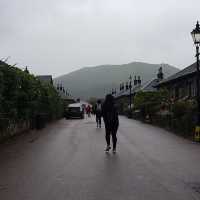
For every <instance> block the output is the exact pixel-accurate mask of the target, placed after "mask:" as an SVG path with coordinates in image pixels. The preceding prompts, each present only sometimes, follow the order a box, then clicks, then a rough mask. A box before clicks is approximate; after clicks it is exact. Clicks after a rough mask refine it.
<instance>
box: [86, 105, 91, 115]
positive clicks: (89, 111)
mask: <svg viewBox="0 0 200 200" xmlns="http://www.w3.org/2000/svg"><path fill="white" fill-rule="evenodd" d="M86 113H87V115H88V117H90V113H91V107H90V105H89V104H88V106H87V107H86Z"/></svg>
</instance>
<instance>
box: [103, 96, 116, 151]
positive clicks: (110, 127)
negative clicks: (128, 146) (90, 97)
mask: <svg viewBox="0 0 200 200" xmlns="http://www.w3.org/2000/svg"><path fill="white" fill-rule="evenodd" d="M102 115H103V120H104V123H105V131H106V136H105V137H106V143H107V147H106V149H105V151H106V152H109V150H110V149H111V147H110V136H111V135H112V143H113V153H116V145H117V130H118V126H119V118H118V112H117V109H116V107H115V105H114V97H113V96H112V95H111V94H108V95H106V99H105V102H104V104H103V106H102Z"/></svg>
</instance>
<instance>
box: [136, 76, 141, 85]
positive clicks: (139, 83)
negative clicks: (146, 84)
mask: <svg viewBox="0 0 200 200" xmlns="http://www.w3.org/2000/svg"><path fill="white" fill-rule="evenodd" d="M137 82H138V85H141V83H142V81H141V79H140V76H138V80H137Z"/></svg>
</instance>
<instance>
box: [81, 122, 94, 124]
mask: <svg viewBox="0 0 200 200" xmlns="http://www.w3.org/2000/svg"><path fill="white" fill-rule="evenodd" d="M84 124H96V122H85V123H84Z"/></svg>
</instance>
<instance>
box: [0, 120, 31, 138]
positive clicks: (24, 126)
mask: <svg viewBox="0 0 200 200" xmlns="http://www.w3.org/2000/svg"><path fill="white" fill-rule="evenodd" d="M30 128H31V123H30V122H29V121H24V122H20V123H18V124H15V123H9V126H8V127H7V128H4V129H0V141H2V140H4V139H7V138H9V137H12V136H14V135H17V134H21V133H23V132H26V131H29V130H30Z"/></svg>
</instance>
